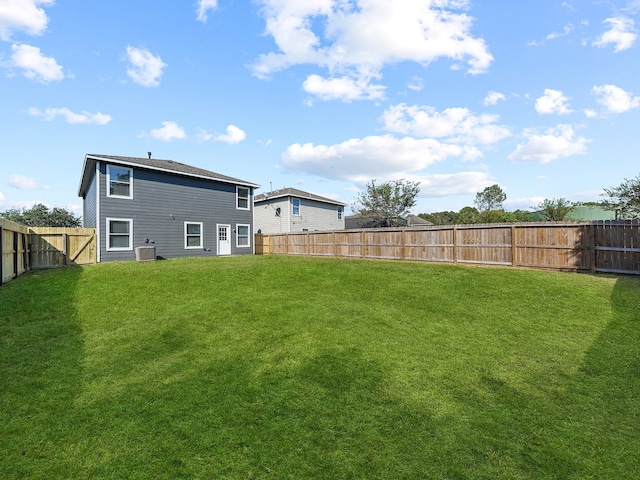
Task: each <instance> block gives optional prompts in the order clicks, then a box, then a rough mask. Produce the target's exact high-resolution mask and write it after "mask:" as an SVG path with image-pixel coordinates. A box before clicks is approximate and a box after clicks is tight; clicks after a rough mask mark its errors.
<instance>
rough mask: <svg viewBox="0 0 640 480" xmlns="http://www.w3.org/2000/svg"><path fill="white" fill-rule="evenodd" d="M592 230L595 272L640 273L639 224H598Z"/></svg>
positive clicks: (621, 222) (618, 222)
mask: <svg viewBox="0 0 640 480" xmlns="http://www.w3.org/2000/svg"><path fill="white" fill-rule="evenodd" d="M593 228H594V229H595V233H594V242H595V246H594V249H595V271H596V272H603V273H626V274H636V275H637V274H638V273H640V223H638V222H637V221H628V220H627V221H608V222H602V223H600V222H598V223H595V224H594V225H593Z"/></svg>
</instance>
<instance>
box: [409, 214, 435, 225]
mask: <svg viewBox="0 0 640 480" xmlns="http://www.w3.org/2000/svg"><path fill="white" fill-rule="evenodd" d="M407 226H409V227H429V226H433V223H431V222H430V221H428V220H425V219H424V218H422V217H419V216H418V215H409V216H407Z"/></svg>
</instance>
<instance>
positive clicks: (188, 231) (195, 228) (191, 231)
mask: <svg viewBox="0 0 640 480" xmlns="http://www.w3.org/2000/svg"><path fill="white" fill-rule="evenodd" d="M202 245H203V242H202V222H184V248H202Z"/></svg>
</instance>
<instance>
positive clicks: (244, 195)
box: [236, 187, 249, 210]
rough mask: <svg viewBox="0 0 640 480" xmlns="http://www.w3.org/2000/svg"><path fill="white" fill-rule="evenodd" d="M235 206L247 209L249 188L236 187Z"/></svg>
mask: <svg viewBox="0 0 640 480" xmlns="http://www.w3.org/2000/svg"><path fill="white" fill-rule="evenodd" d="M236 199H237V204H236V206H237V208H239V209H240V210H249V189H248V188H246V187H236Z"/></svg>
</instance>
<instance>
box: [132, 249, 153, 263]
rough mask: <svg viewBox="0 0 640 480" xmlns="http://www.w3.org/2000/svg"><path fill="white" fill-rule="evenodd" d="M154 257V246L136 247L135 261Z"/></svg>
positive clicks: (144, 260)
mask: <svg viewBox="0 0 640 480" xmlns="http://www.w3.org/2000/svg"><path fill="white" fill-rule="evenodd" d="M155 259H156V247H136V261H138V262H150V261H153V260H155Z"/></svg>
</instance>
